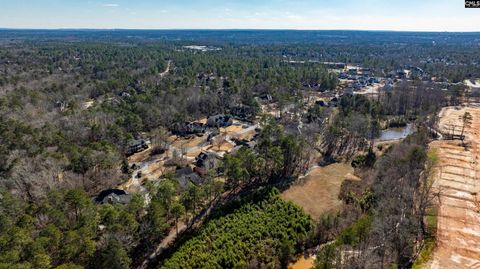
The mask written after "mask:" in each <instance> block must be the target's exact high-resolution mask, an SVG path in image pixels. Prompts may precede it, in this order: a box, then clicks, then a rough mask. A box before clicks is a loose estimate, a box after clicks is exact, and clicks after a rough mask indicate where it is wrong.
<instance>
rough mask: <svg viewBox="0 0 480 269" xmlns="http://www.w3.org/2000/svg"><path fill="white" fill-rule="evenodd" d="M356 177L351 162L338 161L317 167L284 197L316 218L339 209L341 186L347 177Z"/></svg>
mask: <svg viewBox="0 0 480 269" xmlns="http://www.w3.org/2000/svg"><path fill="white" fill-rule="evenodd" d="M347 178H348V179H354V178H355V177H354V176H353V168H352V166H351V165H350V164H344V163H336V164H332V165H329V166H325V167H315V168H313V169H312V170H311V171H310V172H309V174H308V175H307V176H306V177H305V178H303V179H302V180H300V183H298V184H297V185H294V186H292V187H290V189H288V190H286V191H285V192H283V193H282V198H283V199H285V200H287V201H292V202H294V203H295V204H297V205H299V206H301V207H303V209H304V210H305V212H307V213H308V214H310V216H312V218H313V219H314V220H316V219H318V218H320V216H321V215H322V214H323V213H325V212H328V211H333V210H335V209H337V208H338V207H339V206H340V205H341V204H342V202H341V201H340V200H339V199H338V194H339V193H340V186H341V185H342V182H343V181H344V180H345V179H347Z"/></svg>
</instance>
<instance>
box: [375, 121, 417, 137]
mask: <svg viewBox="0 0 480 269" xmlns="http://www.w3.org/2000/svg"><path fill="white" fill-rule="evenodd" d="M414 131H415V128H414V127H413V125H412V124H411V123H409V124H407V126H405V127H400V128H388V129H385V130H383V131H381V132H380V138H379V140H380V141H390V140H398V139H403V138H405V137H407V136H408V135H409V134H411V133H413V132H414Z"/></svg>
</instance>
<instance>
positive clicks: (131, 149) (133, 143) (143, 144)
mask: <svg viewBox="0 0 480 269" xmlns="http://www.w3.org/2000/svg"><path fill="white" fill-rule="evenodd" d="M149 144H150V141H148V140H144V139H135V140H130V141H128V143H127V151H126V155H127V156H129V155H133V154H135V153H137V152H142V151H144V150H146V149H148V146H149Z"/></svg>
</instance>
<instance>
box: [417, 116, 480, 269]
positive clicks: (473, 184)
mask: <svg viewBox="0 0 480 269" xmlns="http://www.w3.org/2000/svg"><path fill="white" fill-rule="evenodd" d="M465 112H469V113H471V115H472V116H473V122H472V124H471V125H470V126H467V127H466V129H465V137H466V138H465V141H464V142H463V143H462V141H460V140H443V141H435V142H433V143H431V144H430V147H431V148H432V149H436V150H437V152H438V156H439V163H438V167H437V169H436V174H435V187H436V188H437V189H438V190H439V191H440V199H439V210H438V224H437V247H436V249H435V251H434V255H433V259H432V261H431V262H430V263H429V264H427V265H426V266H425V267H426V268H432V269H441V268H448V269H450V268H480V214H479V212H480V211H479V210H480V207H479V205H480V204H479V203H478V201H479V199H480V196H479V195H478V192H479V188H478V187H479V184H478V179H477V171H479V169H480V166H479V164H478V157H479V154H478V143H479V142H480V141H479V139H480V136H479V130H480V108H470V107H468V108H452V107H449V108H445V109H443V110H442V112H441V113H440V123H439V129H440V131H441V132H442V133H443V134H448V133H450V132H451V130H452V129H453V128H455V129H456V130H457V131H458V132H459V131H460V130H461V127H462V121H461V120H459V117H460V116H461V115H463V114H464V113H465Z"/></svg>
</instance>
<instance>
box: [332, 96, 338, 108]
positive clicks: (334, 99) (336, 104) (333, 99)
mask: <svg viewBox="0 0 480 269" xmlns="http://www.w3.org/2000/svg"><path fill="white" fill-rule="evenodd" d="M339 101H340V100H338V98H337V97H333V98H332V99H330V106H333V107H337V106H338V102H339Z"/></svg>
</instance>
